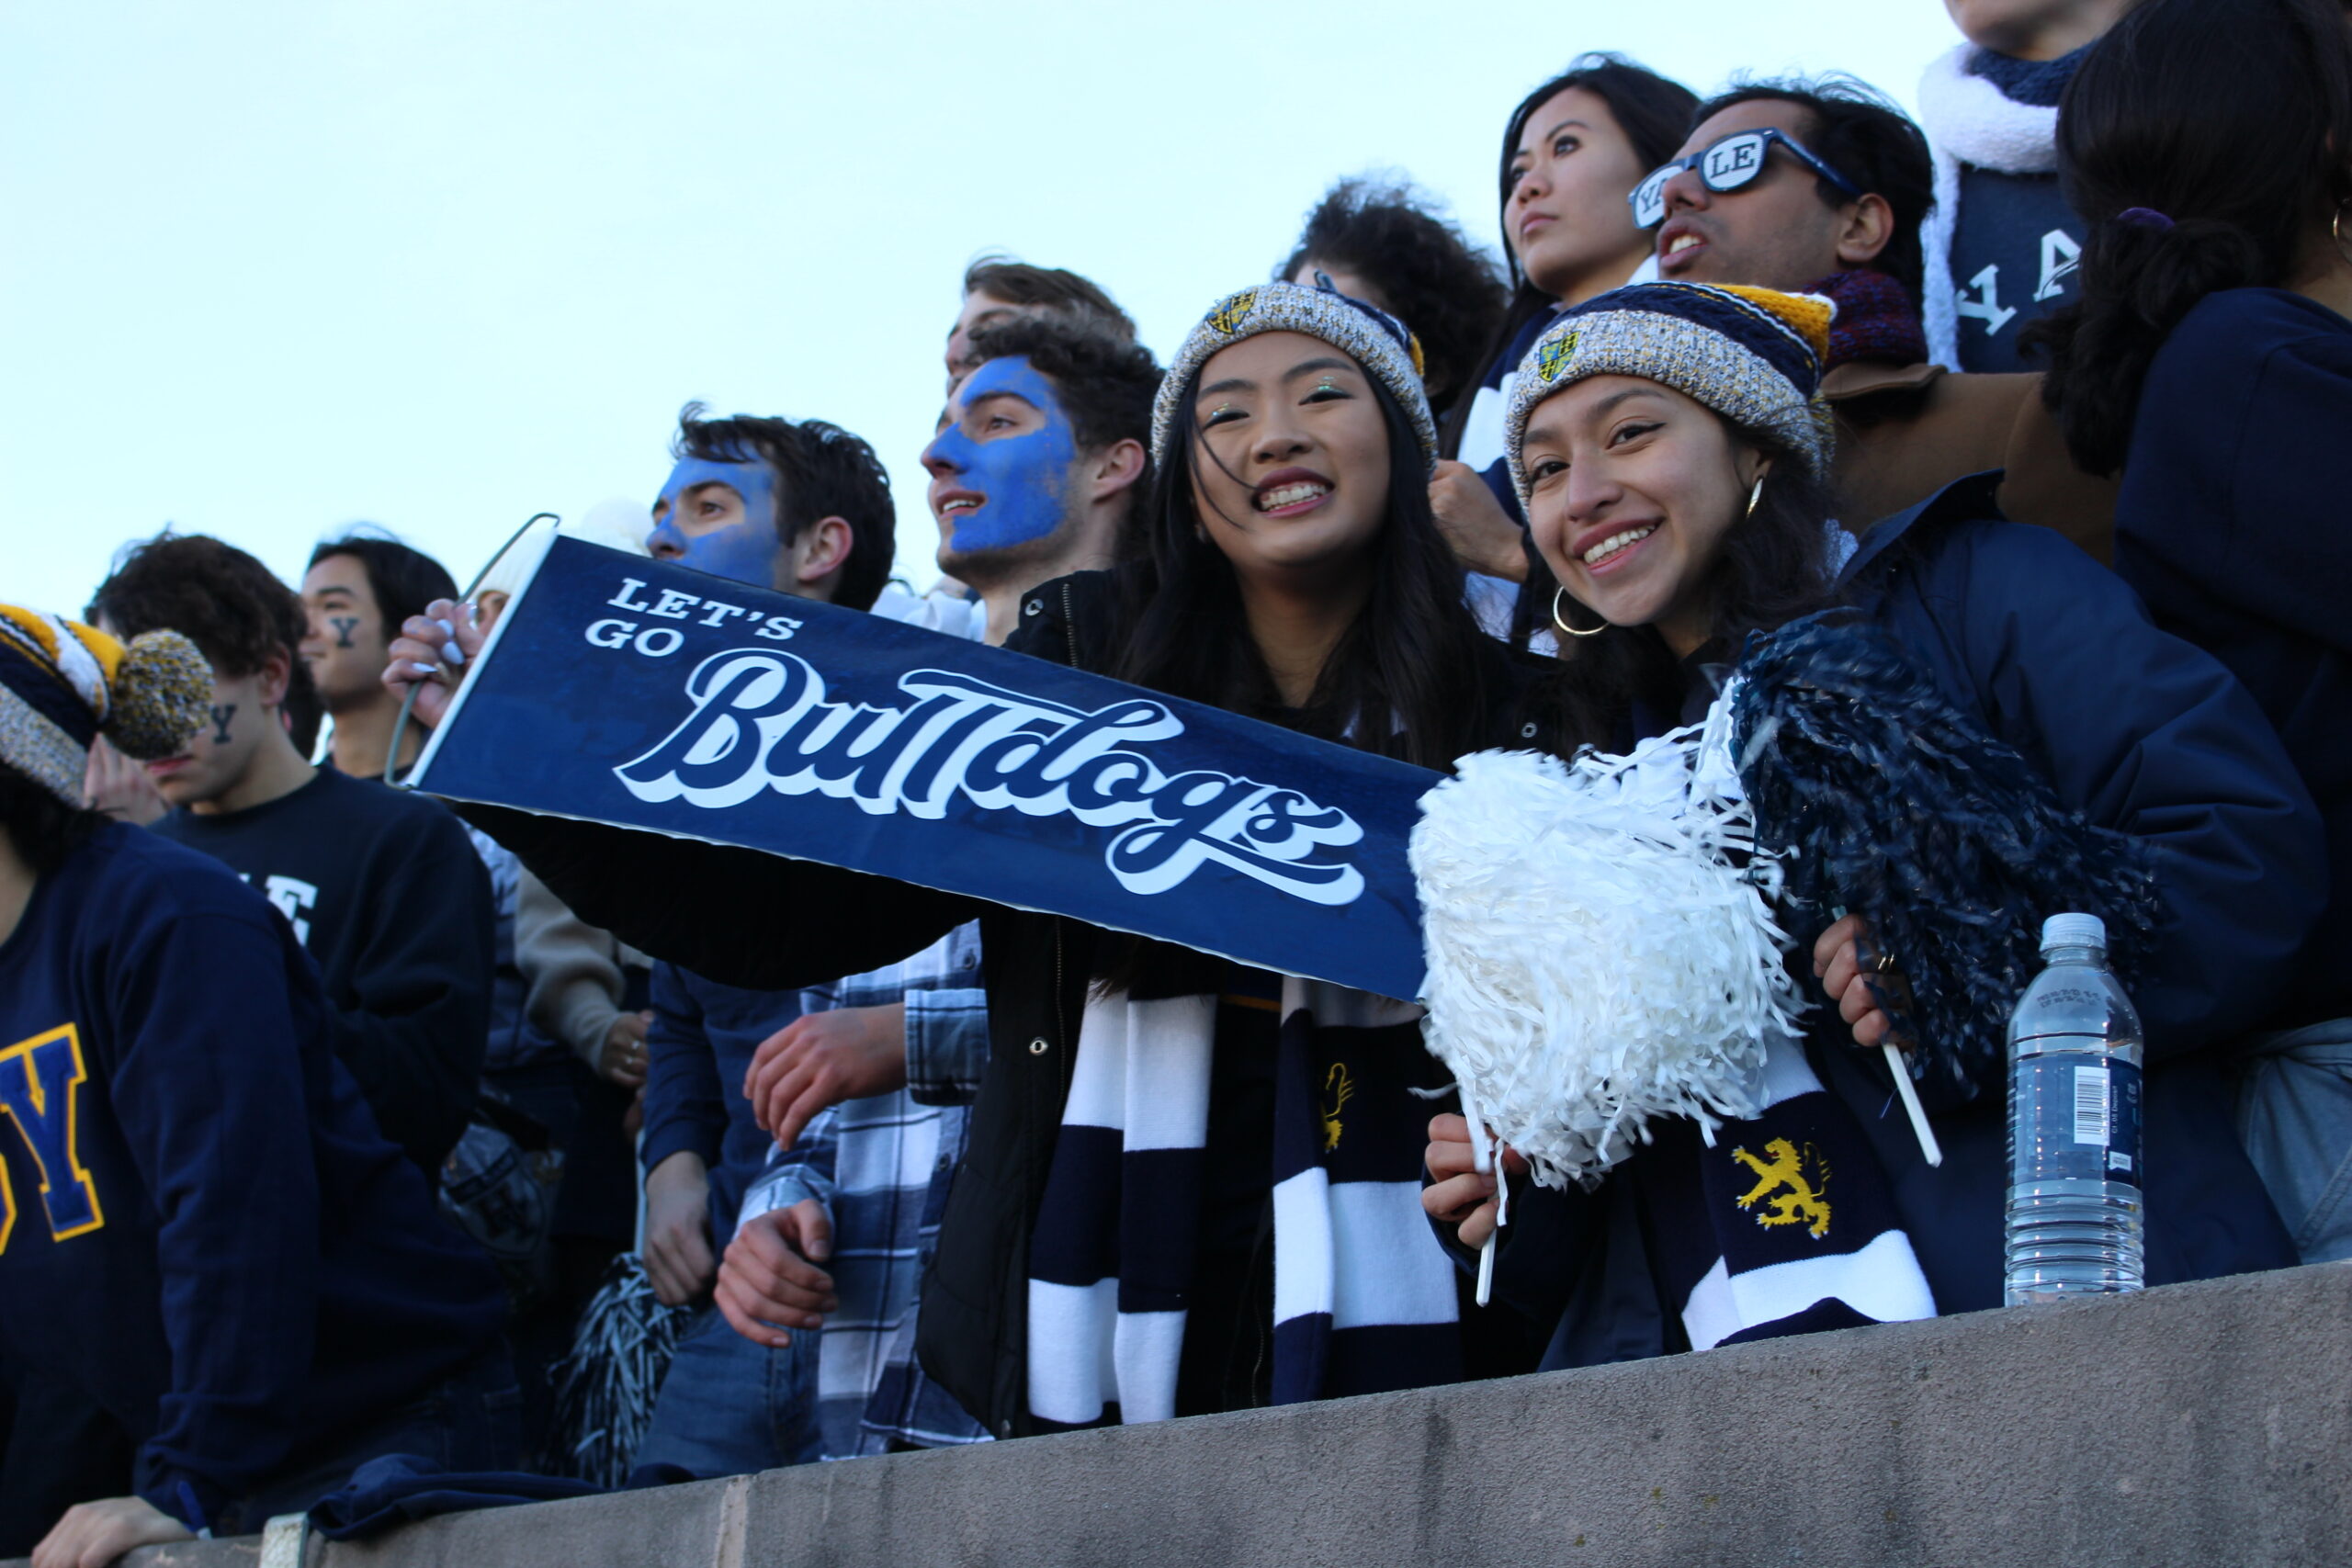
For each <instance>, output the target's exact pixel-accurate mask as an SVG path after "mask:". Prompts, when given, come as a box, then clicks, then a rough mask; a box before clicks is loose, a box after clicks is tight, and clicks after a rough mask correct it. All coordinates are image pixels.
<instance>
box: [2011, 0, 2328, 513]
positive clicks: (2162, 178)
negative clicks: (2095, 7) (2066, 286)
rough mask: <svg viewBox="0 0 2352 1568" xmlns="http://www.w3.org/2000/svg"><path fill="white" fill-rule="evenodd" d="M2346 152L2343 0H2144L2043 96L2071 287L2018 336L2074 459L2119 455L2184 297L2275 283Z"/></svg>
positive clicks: (2119, 458)
mask: <svg viewBox="0 0 2352 1568" xmlns="http://www.w3.org/2000/svg"><path fill="white" fill-rule="evenodd" d="M2347 159H2352V40H2347V39H2346V31H2345V6H2344V4H2343V3H2342V0H2142V4H2140V5H2139V6H2135V7H2133V8H2132V9H2131V11H2129V12H2127V13H2126V14H2125V16H2124V17H2123V19H2122V20H2121V21H2120V22H2118V23H2117V24H2116V25H2115V27H2114V28H2113V29H2112V30H2111V31H2109V33H2108V34H2107V36H2106V37H2104V38H2102V39H2099V41H2098V45H2097V46H2096V47H2094V48H2093V49H2092V51H2091V52H2090V55H2089V57H2088V58H2087V59H2086V60H2085V61H2084V62H2083V64H2082V68H2081V69H2080V70H2078V71H2077V72H2075V79H2074V80H2073V81H2072V82H2071V83H2069V84H2068V85H2067V88H2066V93H2065V96H2064V98H2063V99H2061V100H2060V103H2059V107H2058V175H2059V180H2060V183H2061V185H2062V186H2063V188H2064V190H2065V193H2066V198H2067V202H2068V204H2069V205H2070V206H2072V207H2073V208H2074V209H2075V211H2076V212H2077V213H2080V214H2081V215H2082V218H2083V220H2084V222H2085V223H2086V225H2087V229H2086V233H2085V235H2084V239H2083V255H2082V265H2081V270H2080V272H2079V274H2078V276H2079V277H2080V279H2081V281H2080V284H2079V292H2078V294H2077V295H2076V297H2075V300H2074V302H2073V303H2072V304H2069V305H2067V306H2065V307H2064V308H2062V309H2061V310H2057V311H2054V312H2052V314H2051V315H2049V316H2047V317H2045V318H2044V319H2042V320H2041V321H2036V322H2034V323H2033V324H2032V325H2031V326H2030V327H2029V328H2027V329H2026V332H2027V335H2026V338H2025V340H2024V341H2025V342H2026V343H2027V344H2039V345H2040V346H2041V348H2042V349H2043V351H2044V352H2046V353H2047V354H2048V355H2049V372H2048V374H2047V375H2045V376H2044V377H2043V378H2042V383H2041V395H2042V398H2043V400H2045V401H2046V402H2047V403H2048V404H2049V405H2050V407H2051V409H2052V411H2054V412H2056V413H2057V415H2058V423H2059V426H2060V428H2061V429H2062V430H2063V431H2064V433H2065V437H2066V446H2067V450H2068V451H2070V452H2071V453H2073V455H2074V457H2075V462H2076V463H2077V464H2079V465H2081V467H2082V468H2084V469H2086V471H2088V472H2090V473H2095V474H2112V473H2114V472H2115V471H2116V470H2117V469H2119V468H2121V467H2122V466H2123V459H2124V455H2125V453H2126V452H2127V451H2128V450H2129V449H2130V447H2131V422H2132V419H2133V416H2134V414H2135V413H2136V412H2137V411H2138V408H2139V404H2140V389H2141V386H2142V384H2143V383H2144V382H2145V381H2146V379H2147V376H2148V367H2149V365H2150V364H2151V363H2153V362H2154V359H2155V356H2156V350H2158V349H2159V348H2161V347H2163V346H2164V342H2165V338H2166V337H2168V336H2170V335H2171V333H2172V330H2173V328H2175V327H2177V326H2178V325H2179V324H2180V320H2181V318H2182V317H2183V316H2186V315H2187V314H2188V312H2189V310H2190V308H2191V307H2193V306H2194V305H2195V304H2196V303H2197V302H2198V301H2199V299H2203V298H2204V297H2205V296H2206V295H2208V294H2211V293H2214V292H2216V291H2217V290H2220V289H2223V288H2264V287H2277V286H2278V285H2280V284H2283V283H2285V282H2287V281H2289V277H2288V274H2289V271H2290V268H2291V267H2292V266H2293V265H2294V264H2295V261H2296V251H2297V247H2298V246H2299V245H2300V244H2301V242H2302V239H2303V236H2304V235H2305V234H2307V233H2309V232H2311V231H2312V228H2313V227H2314V226H2315V225H2317V224H2319V223H2323V222H2324V221H2325V220H2326V219H2327V215H2328V212H2329V210H2330V209H2335V210H2337V211H2341V210H2342V208H2343V204H2344V202H2345V201H2346V197H2352V176H2347V174H2346V160H2347ZM2135 209H2140V210H2135ZM2127 211H2131V212H2132V213H2133V217H2132V218H2131V220H2128V221H2127V220H2125V219H2124V218H2123V217H2122V216H2121V215H2122V214H2123V213H2125V212H2127ZM2150 215H2160V216H2150ZM2166 220H2169V224H2168V225H2167V222H2166Z"/></svg>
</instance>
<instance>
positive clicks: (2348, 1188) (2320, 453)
mask: <svg viewBox="0 0 2352 1568" xmlns="http://www.w3.org/2000/svg"><path fill="white" fill-rule="evenodd" d="M2127 62H2128V63H2127ZM2083 75H2084V76H2085V77H2086V79H2085V80H2079V81H2078V82H2077V83H2076V84H2075V85H2074V87H2073V88H2072V89H2071V90H2070V91H2069V93H2068V95H2067V96H2066V99H2065V105H2066V107H2065V112H2064V117H2063V118H2062V120H2061V123H2060V135H2059V162H2060V170H2061V173H2062V175H2063V176H2064V179H2065V180H2066V181H2067V184H2068V187H2069V189H2070V190H2071V191H2073V193H2074V194H2075V199H2076V200H2077V201H2078V202H2080V203H2081V204H2082V208H2083V211H2084V213H2085V215H2086V217H2087V218H2088V219H2089V220H2090V222H2091V227H2090V231H2089V235H2088V238H2087V241H2086V244H2085V247H2084V251H2083V267H2082V284H2081V298H2080V300H2079V302H2078V303H2077V304H2076V305H2075V308H2074V309H2072V310H2068V311H2066V312H2064V313H2063V314H2061V315H2060V316H2058V317H2056V318H2053V319H2052V321H2049V322H2048V323H2045V325H2044V327H2043V328H2042V329H2041V335H2042V336H2043V337H2044V338H2045V339H2046V340H2047V342H2048V344H2049V346H2050V348H2051V351H2052V367H2051V371H2050V376H2049V379H2048V380H2047V382H2046V383H2045V388H2046V390H2047V394H2048V397H2049V400H2050V402H2051V404H2052V407H2053V408H2055V409H2056V410H2057V411H2058V414H2059V419H2060V423H2061V424H2062V426H2063V428H2064V431H2065V434H2066V439H2067V441H2068V442H2069V443H2070V444H2071V445H2072V446H2073V447H2074V448H2075V454H2076V457H2077V460H2078V461H2080V462H2081V463H2082V464H2083V465H2084V466H2085V467H2086V468H2098V469H2100V470H2102V471H2107V472H2112V471H2114V469H2115V468H2117V467H2118V466H2119V465H2120V467H2121V468H2122V471H2123V484H2122V490H2121V492H2120V502H2119V503H2118V505H2117V508H2116V518H2115V522H2116V528H2115V569H2116V570H2117V571H2118V572H2120V573H2121V574H2122V576H2123V579H2124V581H2127V582H2129V583H2131V586H2132V587H2133V588H2135V589H2137V590H2139V592H2140V595H2141V597H2142V598H2143V599H2144V600H2145V601H2146V602H2147V605H2148V609H2149V612H2150V614H2152V615H2154V617H2155V621H2156V624H2157V625H2158V626H2162V627H2164V628H2165V630H2166V631H2169V632H2171V633H2173V634H2174V635H2175V636H2177V637H2184V638H2186V639H2188V641H2190V642H2193V643H2195V644H2197V645H2198V646H2199V648H2202V649H2206V650H2208V651H2209V652H2211V654H2212V655H2213V656H2214V657H2215V658H2217V659H2219V660H2221V661H2222V663H2223V664H2225V665H2227V666H2229V668H2230V671H2231V672H2232V673H2233V674H2234V675H2236V676H2237V678H2238V679H2239V680H2240V681H2242V682H2245V686H2246V689H2247V690H2248V691H2250V692H2252V693H2253V694H2254V697H2255V701H2256V702H2257V703H2259V704H2260V705H2262V710H2263V713H2264V714H2265V715H2266V716H2267V717H2268V718H2269V720H2270V722H2271V723H2272V724H2273V725H2275V726H2276V727H2277V728H2278V734H2279V737H2280V739H2283V740H2284V741H2285V742H2286V746H2287V754H2288V756H2290V758H2292V759H2293V760H2294V763H2295V766H2296V768H2297V770H2298V771H2299V772H2300V773H2301V774H2302V778H2303V783H2304V784H2306V785H2307V786H2308V787H2309V788H2310V790H2311V792H2312V799H2313V800H2314V801H2315V802H2316V803H2317V804H2318V807H2319V812H2320V818H2321V820H2322V821H2323V822H2324V824H2325V825H2326V829H2327V849H2326V856H2325V865H2326V869H2327V872H2328V874H2329V879H2330V888H2329V899H2328V904H2327V908H2326V910H2325V911H2324V913H2323V914H2322V915H2321V917H2320V919H2319V923H2318V924H2317V926H2316V927H2314V928H2313V930H2312V935H2311V938H2310V940H2309V941H2308V942H2306V943H2305V944H2304V946H2303V949H2302V953H2301V957H2300V958H2299V960H2298V961H2297V962H2296V964H2294V965H2293V968H2292V971H2291V973H2290V974H2289V975H2288V976H2287V977H2286V983H2285V984H2284V985H2282V986H2281V987H2279V988H2278V990H2277V991H2276V992H2274V993H2273V994H2272V996H2271V997H2270V998H2269V1001H2270V1006H2269V1008H2268V1010H2267V1012H2266V1014H2265V1016H2264V1020H2263V1021H2264V1022H2265V1023H2266V1024H2267V1026H2268V1028H2267V1032H2265V1033H2264V1034H2263V1035H2262V1036H2261V1037H2259V1038H2258V1039H2256V1040H2255V1041H2254V1042H2252V1043H2251V1049H2250V1050H2249V1051H2248V1053H2247V1055H2248V1060H2247V1062H2246V1064H2245V1066H2246V1077H2245V1087H2244V1089H2243V1092H2242V1097H2241V1104H2240V1108H2239V1129H2240V1132H2241V1134H2242V1135H2243V1136H2244V1137H2245V1141H2246V1145H2247V1149H2248V1152H2249V1153H2250V1154H2251V1155H2252V1156H2254V1159H2255V1162H2256V1165H2257V1166H2258V1167H2259V1168H2260V1169H2261V1170H2262V1173H2263V1178H2264V1179H2265V1180H2266V1181H2267V1182H2268V1183H2269V1185H2270V1192H2271V1196H2272V1198H2273V1199H2274V1200H2275V1201H2277V1202H2278V1209H2279V1213H2280V1214H2281V1216H2282V1217H2283V1218H2285V1220H2286V1221H2287V1224H2288V1228H2289V1230H2290V1232H2291V1233H2292V1234H2293V1235H2294V1238H2295V1243H2296V1246H2297V1248H2298V1250H2299V1251H2300V1252H2301V1256H2302V1258H2303V1260H2304V1261H2305V1262H2307V1263H2318V1262H2324V1261H2328V1260H2331V1259H2335V1258H2352V613H2347V610H2346V595H2347V591H2348V590H2352V528H2347V527H2346V521H2345V515H2344V507H2345V496H2346V492H2347V486H2352V469H2347V468H2346V462H2345V457H2344V452H2345V446H2344V430H2345V421H2346V417H2347V416H2348V415H2352V254H2347V251H2346V239H2345V237H2344V234H2343V228H2344V223H2343V216H2342V215H2343V212H2344V209H2345V206H2346V198H2347V197H2352V167H2347V162H2346V154H2345V151H2344V150H2345V149H2346V147H2352V39H2347V35H2346V30H2345V27H2344V19H2343V15H2342V8H2341V7H2340V6H2337V5H2335V4H2333V3H2332V0H2219V3H2217V4H2211V5H2207V4H2202V3H2199V4H2181V3H2179V0H2156V3H2151V4H2149V5H2146V6H2142V7H2140V8H2139V9H2138V10H2137V11H2135V12H2133V13H2132V14H2131V16H2129V17H2126V18H2125V20H2124V22H2123V23H2122V24H2121V25H2120V28H2118V30H2117V31H2116V32H2115V33H2114V34H2113V35H2112V36H2111V39H2110V40H2109V41H2108V42H2105V43H2101V44H2100V45H2099V46H2098V48H2097V49H2095V50H2093V51H2091V54H2090V56H2089V58H2088V59H2087V60H2086V62H2085V63H2084V66H2083Z"/></svg>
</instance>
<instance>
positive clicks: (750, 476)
mask: <svg viewBox="0 0 2352 1568" xmlns="http://www.w3.org/2000/svg"><path fill="white" fill-rule="evenodd" d="M714 483H715V484H723V485H726V486H728V487H729V488H730V489H732V490H733V491H735V493H736V494H738V495H740V496H741V497H742V498H743V515H742V517H741V520H740V521H738V522H734V523H729V524H728V525H726V526H725V527H723V528H710V529H707V530H705V531H704V532H702V533H700V534H689V533H688V532H687V531H686V530H685V529H684V528H682V527H680V526H679V524H680V522H681V521H682V520H684V519H683V517H682V513H683V512H684V507H685V502H684V496H685V493H686V491H689V490H691V489H693V488H694V487H695V486H696V485H704V484H714ZM662 501H663V502H665V503H666V504H667V506H668V508H669V510H668V513H667V514H666V515H664V516H663V518H662V521H661V522H660V523H659V524H657V525H655V526H654V529H653V532H652V534H651V535H650V536H648V537H647V539H646V541H645V543H646V547H647V548H649V549H652V550H655V551H657V552H659V553H662V554H663V555H665V556H667V555H669V551H670V550H675V551H676V552H677V554H675V555H674V556H670V558H672V559H674V560H675V561H676V562H677V563H678V564H679V565H680V566H690V567H692V568H694V569H695V570H696V571H707V572H709V573H710V574H711V575H712V576H713V577H724V578H726V579H728V580H729V581H733V582H748V583H751V584H752V586H754V587H757V588H777V587H781V586H783V585H782V584H780V583H778V582H777V581H776V580H775V570H776V558H777V557H779V556H781V555H782V554H783V553H784V546H783V545H782V544H781V543H780V542H779V541H778V540H777V538H776V534H775V470H773V469H772V468H769V467H768V466H767V465H766V464H765V463H714V462H709V461H707V460H705V459H703V458H700V457H688V458H687V459H686V460H685V461H684V462H682V463H680V464H679V465H678V466H677V467H676V468H673V469H671V470H670V478H669V481H668V482H667V483H665V484H664V485H662ZM664 547H667V548H664Z"/></svg>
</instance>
